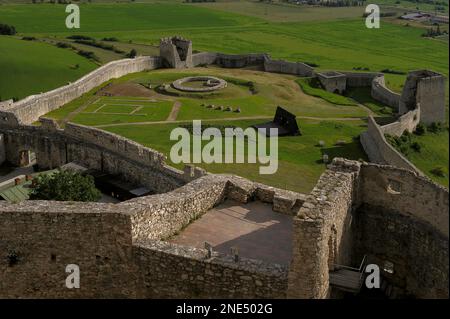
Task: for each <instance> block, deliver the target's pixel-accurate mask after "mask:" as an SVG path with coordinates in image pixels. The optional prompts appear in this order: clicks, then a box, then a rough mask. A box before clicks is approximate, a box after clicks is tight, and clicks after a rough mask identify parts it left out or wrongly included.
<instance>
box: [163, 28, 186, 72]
mask: <svg viewBox="0 0 450 319" xmlns="http://www.w3.org/2000/svg"><path fill="white" fill-rule="evenodd" d="M159 55H160V56H161V58H162V59H163V64H164V66H165V67H170V68H175V69H183V68H191V67H193V63H192V41H190V40H186V39H183V38H182V37H179V36H176V37H172V38H163V39H161V41H160V44H159Z"/></svg>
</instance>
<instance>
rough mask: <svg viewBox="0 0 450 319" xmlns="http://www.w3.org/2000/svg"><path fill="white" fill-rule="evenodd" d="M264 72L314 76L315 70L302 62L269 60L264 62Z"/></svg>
mask: <svg viewBox="0 0 450 319" xmlns="http://www.w3.org/2000/svg"><path fill="white" fill-rule="evenodd" d="M264 71H266V72H271V73H282V74H292V75H298V76H312V75H313V72H314V69H313V68H312V67H310V66H309V65H307V64H305V63H302V62H289V61H284V60H272V59H270V58H267V59H266V60H265V61H264Z"/></svg>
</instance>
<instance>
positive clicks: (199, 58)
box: [192, 52, 217, 67]
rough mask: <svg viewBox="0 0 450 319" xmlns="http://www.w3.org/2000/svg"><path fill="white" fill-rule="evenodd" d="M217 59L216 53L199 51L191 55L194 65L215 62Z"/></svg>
mask: <svg viewBox="0 0 450 319" xmlns="http://www.w3.org/2000/svg"><path fill="white" fill-rule="evenodd" d="M216 59H217V53H212V52H201V53H195V54H193V55H192V64H193V65H194V67H197V66H202V65H211V64H215V63H216Z"/></svg>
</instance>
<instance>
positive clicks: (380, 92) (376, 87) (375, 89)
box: [371, 76, 400, 112]
mask: <svg viewBox="0 0 450 319" xmlns="http://www.w3.org/2000/svg"><path fill="white" fill-rule="evenodd" d="M371 95H372V98H374V99H375V100H377V101H380V102H381V103H384V104H386V105H389V106H391V107H392V108H394V110H395V111H396V112H398V108H399V103H400V94H398V93H395V92H393V91H391V90H389V89H388V88H387V87H386V85H385V82H384V76H377V77H376V78H375V79H374V80H373V82H372V90H371Z"/></svg>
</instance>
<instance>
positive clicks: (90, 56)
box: [77, 50, 98, 61]
mask: <svg viewBox="0 0 450 319" xmlns="http://www.w3.org/2000/svg"><path fill="white" fill-rule="evenodd" d="M77 53H78V54H79V55H81V56H84V57H85V58H88V59H92V60H95V61H98V57H97V56H96V55H95V54H94V52H92V51H84V50H79V51H78V52H77Z"/></svg>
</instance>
